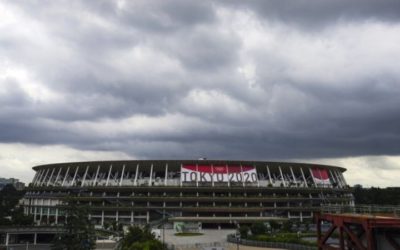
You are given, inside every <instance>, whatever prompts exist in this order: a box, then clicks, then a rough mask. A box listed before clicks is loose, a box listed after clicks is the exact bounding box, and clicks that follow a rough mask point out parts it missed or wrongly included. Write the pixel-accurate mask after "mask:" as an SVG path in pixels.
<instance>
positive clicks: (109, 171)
mask: <svg viewBox="0 0 400 250" xmlns="http://www.w3.org/2000/svg"><path fill="white" fill-rule="evenodd" d="M111 171H112V165H110V169H109V170H108V176H107V181H106V186H108V182H109V181H110V175H111Z"/></svg>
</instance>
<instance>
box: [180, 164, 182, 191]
mask: <svg viewBox="0 0 400 250" xmlns="http://www.w3.org/2000/svg"><path fill="white" fill-rule="evenodd" d="M180 171H181V172H182V164H181V170H180ZM180 185H181V187H182V173H181V180H180ZM181 196H182V192H181Z"/></svg>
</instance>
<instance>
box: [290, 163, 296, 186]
mask: <svg viewBox="0 0 400 250" xmlns="http://www.w3.org/2000/svg"><path fill="white" fill-rule="evenodd" d="M290 172H291V173H292V177H293V181H294V183H296V184H297V179H296V176H294V172H293V168H292V166H290Z"/></svg>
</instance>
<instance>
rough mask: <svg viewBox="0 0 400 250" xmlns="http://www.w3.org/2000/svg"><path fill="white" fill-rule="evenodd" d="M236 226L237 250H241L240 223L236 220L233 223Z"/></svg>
mask: <svg viewBox="0 0 400 250" xmlns="http://www.w3.org/2000/svg"><path fill="white" fill-rule="evenodd" d="M233 223H234V224H235V225H236V233H235V238H236V249H237V250H239V241H240V231H239V228H240V226H239V223H238V222H237V221H236V220H235V221H234V222H233Z"/></svg>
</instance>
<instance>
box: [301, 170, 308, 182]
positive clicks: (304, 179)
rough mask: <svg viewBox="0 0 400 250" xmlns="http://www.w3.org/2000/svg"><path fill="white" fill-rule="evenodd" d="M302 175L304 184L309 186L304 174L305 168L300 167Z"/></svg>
mask: <svg viewBox="0 0 400 250" xmlns="http://www.w3.org/2000/svg"><path fill="white" fill-rule="evenodd" d="M300 172H301V176H303V181H304V185H306V187H308V184H307V179H306V176H305V175H304V172H303V168H300Z"/></svg>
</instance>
